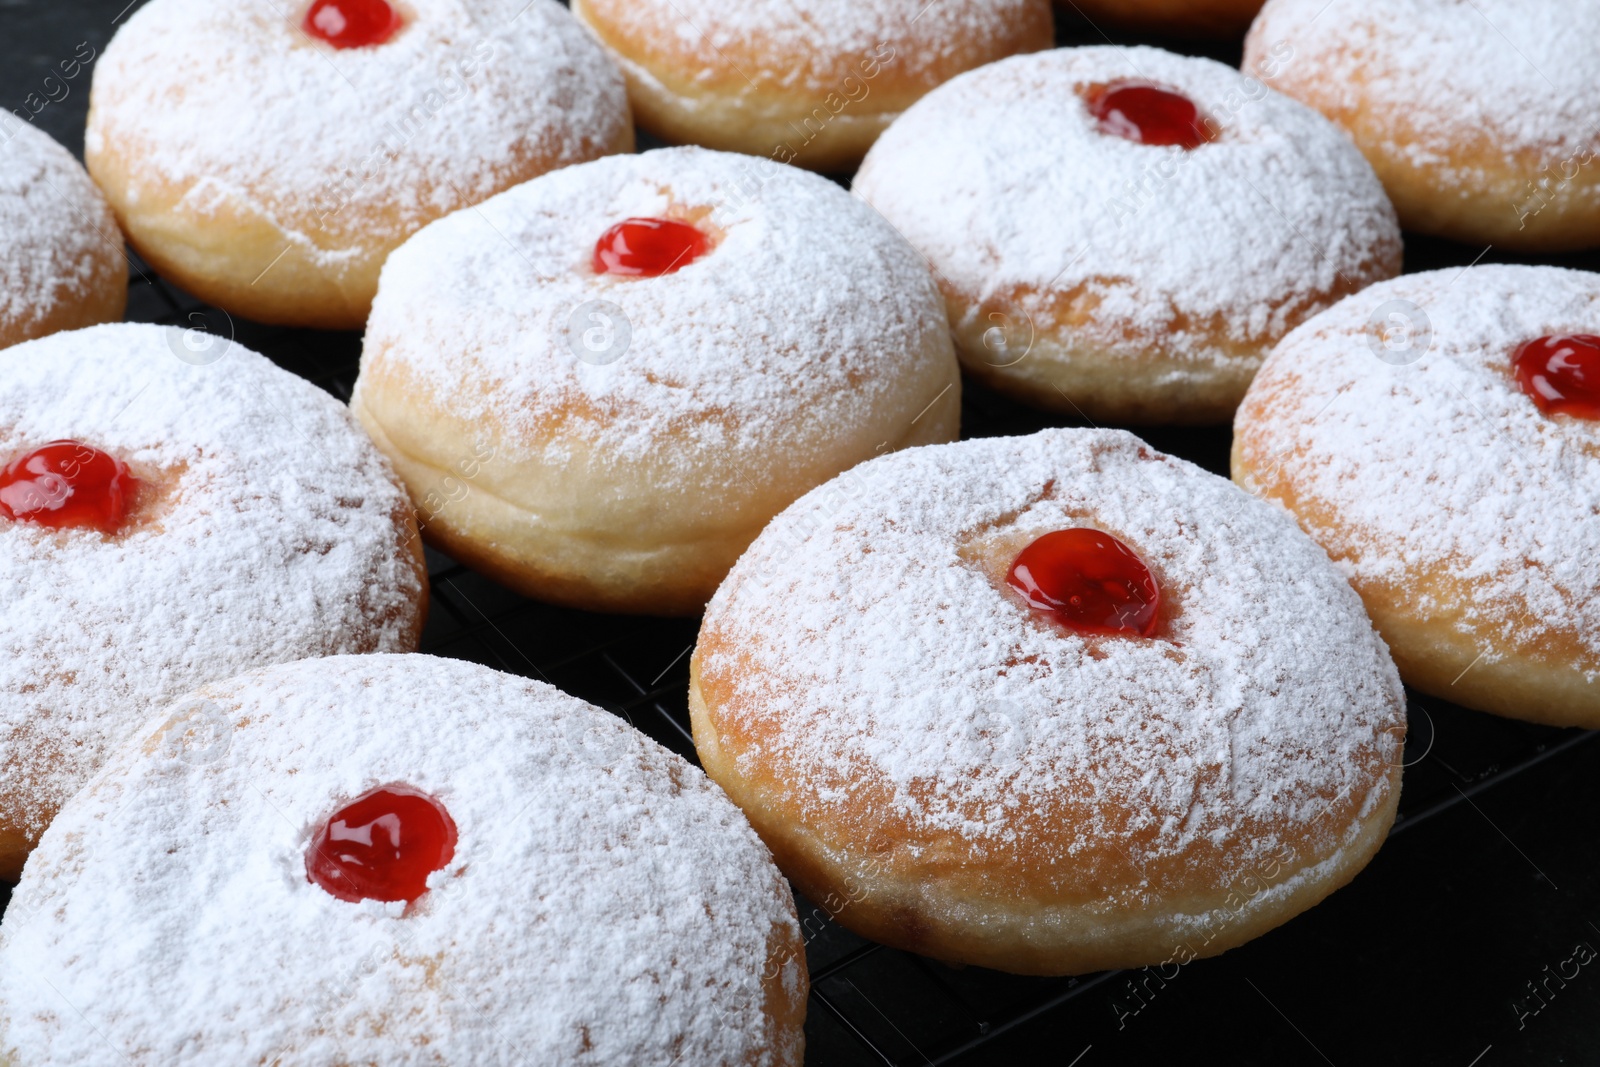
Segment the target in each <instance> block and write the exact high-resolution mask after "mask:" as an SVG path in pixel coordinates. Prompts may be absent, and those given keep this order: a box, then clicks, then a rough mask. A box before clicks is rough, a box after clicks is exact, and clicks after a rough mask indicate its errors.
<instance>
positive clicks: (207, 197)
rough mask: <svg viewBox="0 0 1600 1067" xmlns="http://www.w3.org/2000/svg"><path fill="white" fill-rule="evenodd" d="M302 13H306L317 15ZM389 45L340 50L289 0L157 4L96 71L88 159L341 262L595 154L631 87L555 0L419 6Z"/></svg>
mask: <svg viewBox="0 0 1600 1067" xmlns="http://www.w3.org/2000/svg"><path fill="white" fill-rule="evenodd" d="M306 6H307V5H304V4H303V2H302V3H301V4H296V5H293V11H294V12H295V13H302V12H303V11H304V10H305V7H306ZM396 7H397V8H398V10H399V11H400V12H401V15H402V17H403V19H404V20H405V21H404V24H403V25H402V27H401V29H400V30H399V31H398V32H397V33H396V34H395V35H394V36H393V37H392V38H391V39H390V40H388V41H387V42H385V43H384V44H381V45H378V46H376V47H367V48H348V49H334V48H333V47H331V46H330V45H328V44H326V43H324V42H322V41H318V40H315V39H313V38H312V37H310V36H308V35H307V34H306V33H305V32H304V31H303V30H302V29H301V22H300V16H299V14H294V15H293V16H292V17H291V14H290V9H288V8H284V7H282V6H280V5H278V4H275V3H248V4H236V3H223V4H219V3H215V2H214V0H154V2H152V3H149V4H146V5H145V6H144V7H141V8H140V9H139V10H138V11H137V12H135V13H134V14H133V16H132V17H130V18H129V19H128V21H127V23H126V24H125V25H124V26H123V27H122V28H121V29H120V30H119V31H118V32H117V35H116V36H115V37H114V38H113V39H112V41H111V43H110V45H108V46H107V48H106V51H105V54H104V55H103V56H102V57H101V59H100V63H99V67H98V69H97V70H96V71H95V80H94V88H93V95H92V98H91V99H92V105H93V111H94V116H93V120H92V121H91V123H90V131H89V140H88V145H87V147H88V151H89V152H90V154H91V155H92V154H94V153H95V152H97V151H99V150H100V149H102V148H104V147H107V145H106V144H105V142H107V141H112V142H114V144H111V145H110V146H109V147H111V148H114V149H115V150H116V151H117V153H118V154H119V155H120V156H122V157H123V158H125V159H127V160H129V161H130V164H131V165H133V166H135V167H136V168H137V170H138V171H139V172H143V173H144V175H145V176H146V179H147V182H148V183H149V184H151V185H157V184H159V185H167V186H172V187H176V188H178V189H180V190H182V191H183V192H184V202H185V204H186V205H189V206H191V207H193V208H194V209H195V210H197V211H207V210H210V211H215V212H217V213H218V215H219V217H223V216H226V215H227V213H228V212H229V211H231V210H235V207H231V206H230V205H235V204H236V203H243V204H248V205H250V206H252V207H253V208H255V209H256V210H258V211H259V212H261V214H263V215H264V216H265V217H267V218H275V219H277V220H278V221H279V222H280V223H282V224H284V225H286V226H288V227H289V228H290V229H293V228H294V226H295V225H296V224H297V223H299V222H304V221H305V220H307V219H310V223H309V228H308V230H307V232H304V233H302V234H300V236H301V237H303V238H304V240H305V242H306V244H307V247H308V248H317V249H321V250H322V251H323V252H324V253H325V254H326V255H327V256H330V257H333V258H337V257H338V256H339V255H340V249H341V248H342V247H344V245H345V244H347V243H348V242H352V241H358V240H359V241H362V242H366V243H372V242H374V241H377V240H379V239H381V240H383V241H388V242H395V241H398V240H400V239H402V238H403V237H405V236H406V235H407V234H409V233H411V232H412V231H414V230H416V229H417V227H419V226H421V225H422V224H424V223H426V222H428V221H430V220H432V219H435V218H437V217H439V216H440V215H442V214H445V213H447V212H449V211H452V210H454V209H456V208H457V207H460V206H462V205H463V204H468V203H473V202H475V201H477V200H481V199H483V198H484V197H486V196H489V195H491V194H493V193H494V192H496V191H498V190H499V189H502V188H504V187H505V185H506V184H507V180H508V177H509V176H511V175H515V174H518V173H520V172H521V170H522V169H523V168H525V167H526V165H527V161H528V160H529V159H539V158H545V159H548V160H549V161H550V165H551V166H563V165H566V164H569V163H575V162H578V161H580V160H584V159H592V158H594V157H595V156H597V155H600V154H601V153H602V152H604V151H606V150H607V148H608V147H609V146H611V145H612V144H613V142H614V141H615V140H616V139H617V136H618V134H619V132H620V127H621V125H622V124H623V123H625V122H626V121H627V114H628V112H627V104H626V93H625V90H624V88H623V85H622V77H621V75H620V74H619V73H618V72H617V70H616V68H615V67H614V66H613V65H612V64H611V62H610V61H609V60H608V59H607V58H606V57H605V54H604V52H603V51H602V49H601V48H600V47H599V45H597V44H596V43H595V42H594V41H593V40H592V39H591V38H590V37H589V36H588V35H587V34H586V33H585V32H584V30H583V29H582V27H580V26H579V25H578V24H577V22H576V21H575V20H573V19H572V18H571V16H570V15H568V14H567V12H566V11H565V10H563V9H562V8H561V7H560V6H559V5H558V4H556V3H555V2H554V0H531V2H530V0H408V2H406V3H402V4H397V5H396Z"/></svg>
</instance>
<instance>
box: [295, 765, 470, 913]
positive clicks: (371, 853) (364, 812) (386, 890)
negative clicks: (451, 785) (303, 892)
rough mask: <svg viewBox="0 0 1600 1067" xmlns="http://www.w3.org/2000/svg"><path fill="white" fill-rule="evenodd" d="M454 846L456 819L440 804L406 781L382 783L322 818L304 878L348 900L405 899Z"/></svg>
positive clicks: (424, 885)
mask: <svg viewBox="0 0 1600 1067" xmlns="http://www.w3.org/2000/svg"><path fill="white" fill-rule="evenodd" d="M455 852H456V824H455V823H454V822H453V821H452V820H451V818H450V813H449V812H447V811H445V810H444V806H443V805H442V804H440V803H439V802H438V801H437V800H435V799H433V798H432V797H430V796H428V795H427V794H426V793H422V792H419V791H418V790H415V789H412V788H410V787H409V786H403V785H386V786H383V787H382V788H379V789H374V790H373V791H372V792H370V793H367V794H366V795H364V796H361V797H357V798H356V799H355V800H354V801H352V802H351V803H350V804H348V805H346V806H345V807H343V808H340V809H339V810H338V811H336V812H334V813H333V815H332V816H330V817H329V819H328V821H327V822H325V823H323V824H322V826H321V827H320V828H319V829H318V830H317V832H316V834H315V835H313V837H312V839H311V847H310V848H309V849H308V850H307V851H306V879H307V881H310V882H314V883H316V884H317V885H319V886H321V887H322V888H323V889H326V890H327V891H328V892H329V893H331V894H333V895H334V896H336V897H338V898H339V899H340V900H348V901H350V902H352V903H354V902H356V901H359V900H390V901H392V900H404V901H406V902H407V903H410V902H412V901H415V900H416V899H417V898H418V897H420V896H422V894H423V893H426V892H427V891H428V875H430V874H432V873H433V872H434V871H437V870H440V869H441V868H443V867H444V865H445V864H447V863H449V862H450V859H451V857H452V856H454V855H455Z"/></svg>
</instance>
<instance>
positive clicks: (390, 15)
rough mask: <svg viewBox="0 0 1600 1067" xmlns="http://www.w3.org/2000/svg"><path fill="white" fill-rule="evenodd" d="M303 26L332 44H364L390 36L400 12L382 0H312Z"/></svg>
mask: <svg viewBox="0 0 1600 1067" xmlns="http://www.w3.org/2000/svg"><path fill="white" fill-rule="evenodd" d="M304 27H305V31H306V32H307V33H309V34H310V35H311V36H313V37H317V38H320V39H321V40H324V41H327V42H328V43H329V44H331V45H333V47H335V48H367V47H370V46H371V45H375V44H382V43H383V42H385V41H387V40H388V39H389V38H390V37H393V36H394V31H395V30H398V29H399V28H400V15H399V13H398V12H396V11H395V9H394V8H393V7H391V6H389V4H388V3H387V2H386V0H316V3H314V4H312V5H311V10H309V11H307V12H306V18H305V23H304Z"/></svg>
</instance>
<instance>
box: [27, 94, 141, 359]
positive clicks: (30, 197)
mask: <svg viewBox="0 0 1600 1067" xmlns="http://www.w3.org/2000/svg"><path fill="white" fill-rule="evenodd" d="M107 246H109V247H111V248H114V249H116V254H115V256H114V257H112V259H113V260H114V261H115V266H116V269H117V270H118V271H121V272H123V274H124V275H125V274H126V269H127V268H126V267H125V266H124V265H123V261H122V231H121V230H119V229H117V220H116V219H115V218H113V217H112V214H111V209H110V208H109V207H107V206H106V201H105V197H103V196H101V195H100V190H99V189H97V188H95V185H94V182H92V181H91V180H90V179H89V176H88V175H87V174H85V173H84V170H83V167H82V166H81V165H79V163H78V161H77V160H76V159H73V158H72V153H70V152H68V151H67V150H66V149H65V148H63V147H61V146H60V145H59V144H56V142H55V141H53V140H51V139H50V136H49V135H48V134H46V133H43V132H42V131H40V130H37V129H34V128H33V127H32V126H29V125H27V124H26V123H23V122H20V121H18V120H17V119H16V118H15V117H14V116H13V115H11V114H10V113H9V112H7V113H5V114H4V115H3V116H0V335H4V334H6V333H9V332H10V331H11V329H12V328H13V324H19V325H20V326H21V329H19V330H18V332H19V333H31V332H33V331H32V330H31V329H29V325H28V324H38V323H42V322H43V321H44V320H46V319H47V318H49V316H50V314H51V313H52V312H53V311H55V310H56V308H57V306H58V304H61V303H67V302H76V301H80V300H83V299H85V298H86V297H88V296H89V295H90V294H91V293H93V292H95V291H96V290H98V289H100V288H102V287H104V286H105V285H106V284H107V281H106V278H105V277H104V274H105V271H106V269H107V268H106V259H105V255H104V253H105V249H106V247H107Z"/></svg>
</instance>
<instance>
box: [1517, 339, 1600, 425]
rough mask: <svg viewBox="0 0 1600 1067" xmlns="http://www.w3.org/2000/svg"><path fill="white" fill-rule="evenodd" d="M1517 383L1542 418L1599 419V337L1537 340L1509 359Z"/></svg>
mask: <svg viewBox="0 0 1600 1067" xmlns="http://www.w3.org/2000/svg"><path fill="white" fill-rule="evenodd" d="M1511 366H1512V369H1513V370H1515V371H1516V375H1517V384H1518V385H1520V386H1522V391H1523V392H1524V393H1527V394H1528V395H1529V396H1531V397H1533V402H1534V403H1535V404H1537V405H1539V410H1540V411H1542V412H1544V413H1545V414H1546V415H1576V416H1577V417H1578V418H1580V419H1600V337H1596V336H1595V335H1594V334H1588V333H1578V334H1566V335H1563V336H1558V337H1541V338H1539V339H1538V340H1536V341H1529V342H1528V343H1527V344H1525V345H1523V346H1522V347H1521V348H1519V349H1517V354H1516V355H1515V356H1513V357H1511Z"/></svg>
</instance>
